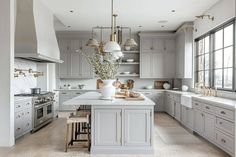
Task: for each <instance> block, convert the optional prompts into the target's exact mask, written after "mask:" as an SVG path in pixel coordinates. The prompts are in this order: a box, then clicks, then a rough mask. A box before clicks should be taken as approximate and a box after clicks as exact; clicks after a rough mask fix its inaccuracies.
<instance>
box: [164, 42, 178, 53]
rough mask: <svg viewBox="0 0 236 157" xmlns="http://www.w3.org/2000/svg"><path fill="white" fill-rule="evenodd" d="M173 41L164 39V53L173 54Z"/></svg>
mask: <svg viewBox="0 0 236 157" xmlns="http://www.w3.org/2000/svg"><path fill="white" fill-rule="evenodd" d="M175 49H176V47H175V39H165V43H164V50H165V52H166V53H174V52H175Z"/></svg>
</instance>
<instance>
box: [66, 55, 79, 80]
mask: <svg viewBox="0 0 236 157" xmlns="http://www.w3.org/2000/svg"><path fill="white" fill-rule="evenodd" d="M80 62H81V55H80V54H79V53H71V62H70V63H69V64H70V65H71V68H70V71H71V77H74V78H80V77H81V70H80V68H81V67H80V65H81V63H80Z"/></svg>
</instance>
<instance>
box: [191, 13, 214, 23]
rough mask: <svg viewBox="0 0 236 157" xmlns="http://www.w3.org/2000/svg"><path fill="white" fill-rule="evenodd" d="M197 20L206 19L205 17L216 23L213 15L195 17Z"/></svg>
mask: <svg viewBox="0 0 236 157" xmlns="http://www.w3.org/2000/svg"><path fill="white" fill-rule="evenodd" d="M195 17H196V18H197V19H202V20H203V19H204V18H205V17H206V18H207V19H208V20H211V21H214V19H215V17H214V16H211V15H209V14H208V15H204V14H203V15H199V16H195Z"/></svg>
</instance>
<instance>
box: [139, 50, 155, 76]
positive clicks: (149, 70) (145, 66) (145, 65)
mask: <svg viewBox="0 0 236 157" xmlns="http://www.w3.org/2000/svg"><path fill="white" fill-rule="evenodd" d="M152 60H153V59H152V53H150V52H145V53H141V54H140V78H152V77H153V76H152V74H153V66H152Z"/></svg>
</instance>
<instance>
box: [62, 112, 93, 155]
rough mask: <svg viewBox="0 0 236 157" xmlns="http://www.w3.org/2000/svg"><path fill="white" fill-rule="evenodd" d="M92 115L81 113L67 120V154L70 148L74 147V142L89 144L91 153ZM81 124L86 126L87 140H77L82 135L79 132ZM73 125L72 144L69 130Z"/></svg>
mask: <svg viewBox="0 0 236 157" xmlns="http://www.w3.org/2000/svg"><path fill="white" fill-rule="evenodd" d="M89 123H90V114H89V113H88V112H82V111H81V112H80V113H79V114H77V115H73V114H72V115H71V116H70V117H69V118H67V130H66V138H65V152H67V149H68V146H69V145H73V143H74V142H87V143H88V150H89V151H90V135H89V134H90V131H89V128H90V124H89ZM81 124H84V125H86V126H87V127H86V128H87V129H86V132H84V133H86V134H87V139H77V136H78V135H80V132H78V130H77V126H80V125H81ZM70 125H71V139H70V142H68V138H69V128H70Z"/></svg>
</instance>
